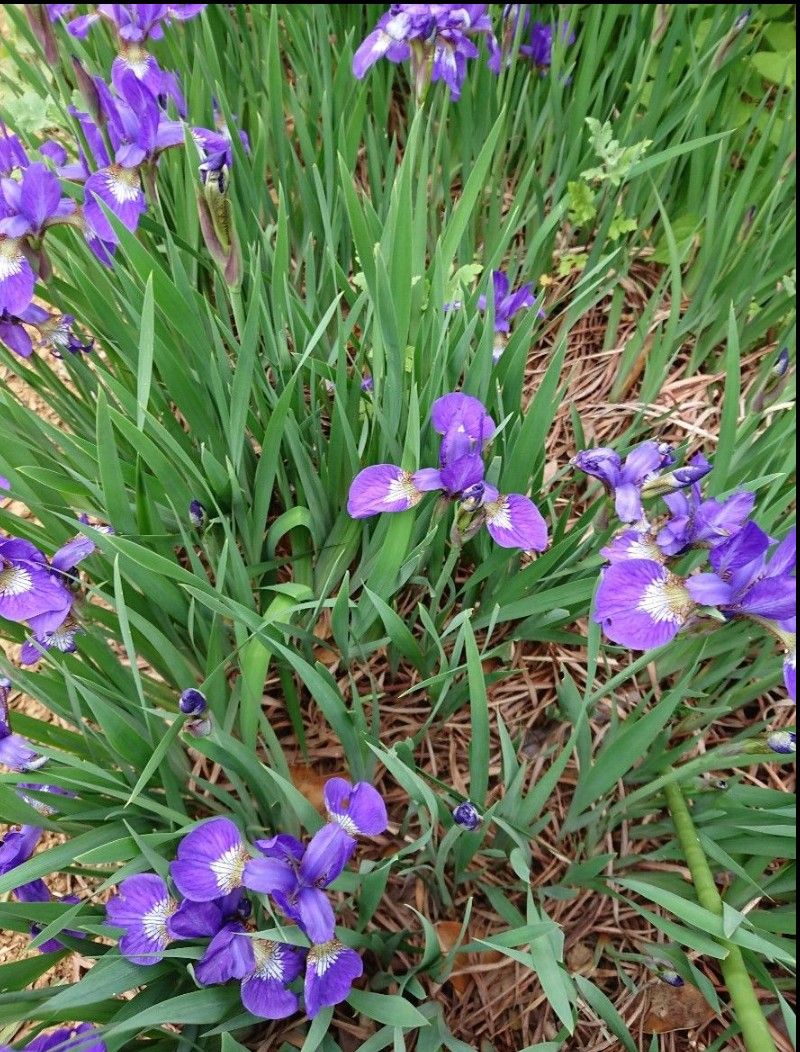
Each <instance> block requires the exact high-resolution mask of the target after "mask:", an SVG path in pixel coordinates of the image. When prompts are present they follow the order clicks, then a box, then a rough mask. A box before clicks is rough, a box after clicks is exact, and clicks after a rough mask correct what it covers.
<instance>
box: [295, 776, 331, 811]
mask: <svg viewBox="0 0 800 1052" xmlns="http://www.w3.org/2000/svg"><path fill="white" fill-rule="evenodd" d="M289 774H290V776H291V779H292V785H293V786H294V787H295V789H297V791H298V792H300V793H302V794H303V796H304V797H305V798H306V800H308V802H309V803H310V804H311V806H312V807H316V809H317V810H318V811H319V812H320V813H321V814H324V813H325V797H324V796H323V792H322V791H323V789H324V788H325V783H326V782H327V781H328V779H329V778H330V777H331V776H330V775H329V774H322V773H320V772H319V771H316V770H315V769H314V768H313V767H308V766H306V764H289Z"/></svg>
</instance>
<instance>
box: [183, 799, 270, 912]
mask: <svg viewBox="0 0 800 1052" xmlns="http://www.w3.org/2000/svg"><path fill="white" fill-rule="evenodd" d="M249 857H250V852H249V850H248V848H247V845H246V844H245V842H244V840H243V839H242V835H241V833H240V832H239V830H238V829H237V828H236V826H235V825H234V823H233V822H231V820H230V819H229V818H212V819H211V820H210V821H208V822H203V823H202V825H199V826H197V827H196V828H195V829H193V830H192V831H191V832H190V833H187V834H186V836H185V837H184V838H183V840H181V842H180V844H179V845H178V857H177V859H176V860H175V861H174V862H173V863H172V865H171V866H170V875H171V876H172V879H173V881H174V883H175V886H176V887H177V889H178V891H180V893H181V895H183V896H184V898H187V899H189V900H191V901H192V902H213V901H214V900H215V899H218V898H219V897H220V896H221V895H228V894H230V893H231V892H232V891H235V890H236V889H237V888H241V887H242V886H243V884H244V881H243V879H242V876H243V874H244V870H245V863H246V862H247V860H248V858H249Z"/></svg>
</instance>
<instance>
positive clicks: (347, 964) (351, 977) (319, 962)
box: [304, 939, 364, 1019]
mask: <svg viewBox="0 0 800 1052" xmlns="http://www.w3.org/2000/svg"><path fill="white" fill-rule="evenodd" d="M363 971H364V965H363V964H362V962H361V958H360V957H359V955H358V954H357V953H356V951H355V950H351V949H350V947H349V946H345V945H344V944H343V943H341V942H339V941H338V939H330V940H329V941H328V942H324V943H322V944H320V945H315V946H312V947H311V949H310V950H309V951H308V959H307V961H306V978H305V984H304V995H305V1005H306V1014H307V1015H308V1017H309V1018H310V1019H313V1018H314V1017H315V1016H316V1015H317V1013H318V1012H319V1010H320V1009H321V1008H325V1007H328V1006H331V1005H337V1004H339V1003H340V1002H341V1001H344V999H345V998H346V997H347V996H348V994H349V993H350V990H351V988H352V986H353V983H354V982H355V980H356V979H358V978H359V976H360V975H362V974H363Z"/></svg>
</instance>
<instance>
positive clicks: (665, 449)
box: [572, 441, 675, 522]
mask: <svg viewBox="0 0 800 1052" xmlns="http://www.w3.org/2000/svg"><path fill="white" fill-rule="evenodd" d="M674 463H675V457H674V455H673V453H672V451H671V450H670V447H669V446H668V445H666V443H663V442H653V441H650V442H642V443H641V445H639V446H637V447H636V448H635V449H633V450H632V451H631V452H630V453H629V454H628V456H627V457H626V458H625V460H624V461H623V460H622V458H621V457H620V455H619V454H618V453H615V452H614V450H613V449H608V448H607V447H605V446H598V447H597V448H596V449H586V450H583V451H582V452H580V453H578V454H577V456H575V457H573V459H572V464H573V466H574V467H576V468H578V469H579V470H580V471H583V472H584V473H585V474H587V475H591V476H592V477H593V478H596V479H600V481H601V482H602V483H603V485H604V486H605V487H606V489H607V490H608V491H609V493H610V494H611V495H612V496H613V498H614V506H615V508H616V511H617V515H619V517H620V519H622V521H623V522H639V521H640V520H641V518H642V516H643V515H644V509H643V507H642V488H643V486H644V485H645V483H647V482H649V481H650V479H652V478H655V476H656V475H657V474H658V473H659V472H660V471H662V470H663V469H664V468H665V467H670V466H671V465H672V464H674Z"/></svg>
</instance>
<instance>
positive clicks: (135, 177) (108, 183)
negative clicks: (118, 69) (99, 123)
mask: <svg viewBox="0 0 800 1052" xmlns="http://www.w3.org/2000/svg"><path fill="white" fill-rule="evenodd" d="M94 83H95V87H96V88H97V92H98V96H99V99H100V105H101V108H102V111H103V114H104V116H105V119H106V121H107V129H108V136H109V139H110V141H111V145H112V148H113V150H114V161H113V163H110V164H108V163H107V164H106V166H105V167H102V168H101V169H100V170H99V171H97V172H94V173H93V174H92V175H90V176H89V178H88V179H87V180H86V185H85V190H86V199H85V202H84V208H83V214H84V218H85V220H86V222H87V224H88V226H89V229H90V232H91V233H92V234H93V235H94V237H96V238H99V239H100V240H101V241H102V242H104V243H105V244H107V245H113V244H116V240H117V238H116V234H115V233H114V229H113V227H112V226H111V223H110V222H109V221H108V219H107V218H106V216H105V214H104V212H103V209H102V207H101V205H100V202H101V201H102V202H103V203H104V204H105V205H106V206H107V207H108V208H109V209H110V210H111V211H112V212H113V213H114V215H116V216H117V218H118V219H119V220H120V222H121V223H122V224H123V226H125V227H127V229H128V230H135V229H136V227H137V226H138V224H139V220H140V218H141V216H142V215H143V213H144V212H145V211H146V210H147V201H146V198H145V195H144V191H143V189H142V182H141V178H140V176H139V166H140V165H142V164H145V163H147V164H151V163H154V162H155V160H156V159H157V157H158V155H159V153H161V152H162V151H163V150H166V149H169V148H170V147H172V146H180V145H181V144H182V143H183V140H184V131H183V124H182V123H181V122H180V121H173V120H170V119H169V118H167V117H166V116H165V115H164V113H163V111H162V110H161V108H160V106H159V104H158V99H157V98H156V96H155V95H154V94H153V93H152V92H151V91H150V90H149V89H148V88H147V87H146V85H145V84H144V83H143V82H142V81H140V80H138V79H137V78H136V77H135V76H134V75H133V74H132V73H129V72H128V73H124V74H123V75H122V76H121V77H120V78H119V83H118V85H117V86H116V88H117V93H116V94H115V93H114V92H112V91H111V89H110V88H109V87H108V85H107V84H105V83H104V82H103V81H102V80H100V79H99V78H95V81H94ZM85 126H86V125H85V124H84V127H85ZM94 145H95V143H94V140H93V143H92V147H93V149H94ZM98 145H99V144H98ZM103 152H104V148H103ZM106 156H107V155H106ZM100 159H101V160H102V156H101V158H100Z"/></svg>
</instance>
